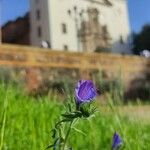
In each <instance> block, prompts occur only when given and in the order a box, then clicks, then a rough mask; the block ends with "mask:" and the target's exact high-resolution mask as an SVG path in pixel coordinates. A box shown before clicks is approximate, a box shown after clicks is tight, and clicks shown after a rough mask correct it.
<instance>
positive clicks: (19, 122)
mask: <svg viewBox="0 0 150 150" xmlns="http://www.w3.org/2000/svg"><path fill="white" fill-rule="evenodd" d="M57 99H58V98H57V97H56V96H53V95H49V96H45V97H41V98H33V97H30V96H27V95H25V94H24V92H23V91H22V90H21V88H16V87H13V86H9V87H5V86H4V85H0V150H44V149H45V148H46V147H47V146H48V144H49V143H50V141H51V132H50V130H51V128H52V127H53V125H54V122H55V121H56V120H57V118H58V117H59V115H60V113H61V112H62V111H63V108H64V107H63V103H61V102H58V101H57ZM98 107H99V112H97V113H96V115H95V116H94V117H92V118H90V119H88V120H82V121H81V122H79V123H78V124H76V125H75V127H76V128H77V129H80V130H82V131H83V132H84V133H79V132H75V130H72V131H71V135H70V137H69V138H70V145H72V146H73V148H74V150H110V149H111V142H112V136H113V133H114V132H115V131H117V132H118V133H119V134H120V136H121V137H122V139H123V141H124V148H125V150H149V149H150V124H149V123H142V122H140V121H134V120H133V119H130V117H128V116H125V115H122V114H121V113H118V111H117V109H116V108H115V107H112V109H110V110H109V111H106V110H105V109H104V108H103V107H102V106H98ZM108 107H109V106H108ZM109 108H110V107H109Z"/></svg>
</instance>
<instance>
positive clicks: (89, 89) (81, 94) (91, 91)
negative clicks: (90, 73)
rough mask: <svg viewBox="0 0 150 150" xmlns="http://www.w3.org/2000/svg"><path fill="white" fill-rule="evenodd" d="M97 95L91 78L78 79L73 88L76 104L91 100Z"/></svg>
mask: <svg viewBox="0 0 150 150" xmlns="http://www.w3.org/2000/svg"><path fill="white" fill-rule="evenodd" d="M96 95H97V90H96V88H95V86H94V84H93V82H92V81H91V80H80V81H79V82H78V84H77V86H76V88H75V96H76V102H77V104H81V103H84V102H90V101H92V100H93V99H94V98H95V97H96Z"/></svg>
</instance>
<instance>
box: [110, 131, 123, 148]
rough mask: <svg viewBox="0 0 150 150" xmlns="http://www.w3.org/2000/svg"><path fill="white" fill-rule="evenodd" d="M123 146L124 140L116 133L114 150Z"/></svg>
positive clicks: (113, 144)
mask: <svg viewBox="0 0 150 150" xmlns="http://www.w3.org/2000/svg"><path fill="white" fill-rule="evenodd" d="M121 144H122V140H121V138H120V136H119V134H118V133H117V132H115V133H114V136H113V143H112V150H117V149H118V148H119V146H120V145H121Z"/></svg>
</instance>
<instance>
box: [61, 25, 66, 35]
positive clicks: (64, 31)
mask: <svg viewBox="0 0 150 150" xmlns="http://www.w3.org/2000/svg"><path fill="white" fill-rule="evenodd" d="M62 33H64V34H65V33H67V26H66V24H65V23H62Z"/></svg>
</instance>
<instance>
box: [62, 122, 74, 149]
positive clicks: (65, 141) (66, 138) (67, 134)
mask: <svg viewBox="0 0 150 150" xmlns="http://www.w3.org/2000/svg"><path fill="white" fill-rule="evenodd" d="M72 123H73V120H72V121H71V122H70V124H69V128H68V131H67V133H66V136H65V139H64V144H63V150H65V146H66V143H67V140H68V137H69V133H70V131H71V126H72Z"/></svg>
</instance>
